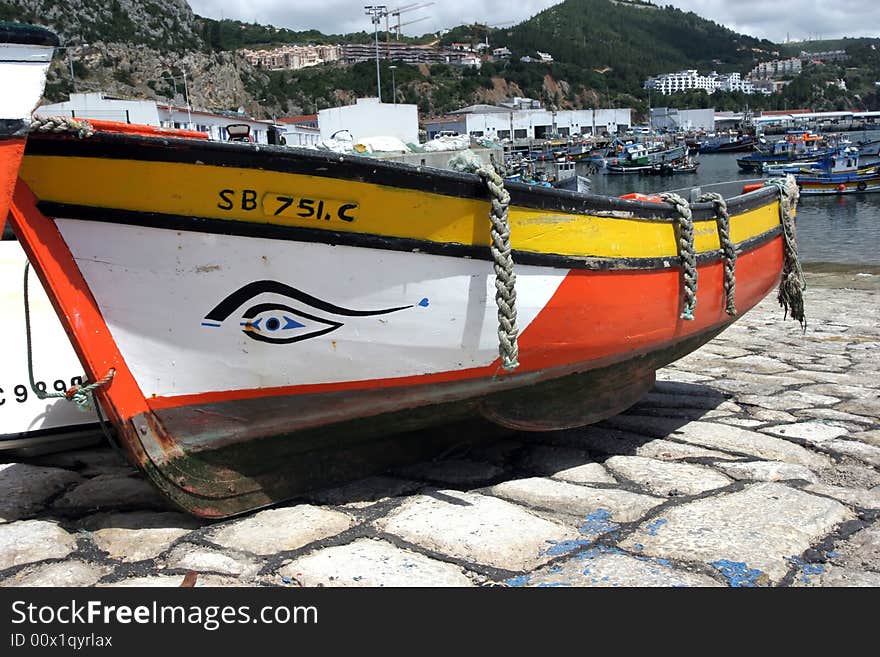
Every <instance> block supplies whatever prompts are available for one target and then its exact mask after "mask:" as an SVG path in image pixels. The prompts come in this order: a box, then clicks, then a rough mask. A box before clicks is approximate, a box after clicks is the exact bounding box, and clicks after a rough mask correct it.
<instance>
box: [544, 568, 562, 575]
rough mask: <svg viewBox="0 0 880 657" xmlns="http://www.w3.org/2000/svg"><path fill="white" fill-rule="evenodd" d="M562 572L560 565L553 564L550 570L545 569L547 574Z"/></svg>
mask: <svg viewBox="0 0 880 657" xmlns="http://www.w3.org/2000/svg"><path fill="white" fill-rule="evenodd" d="M561 572H562V566H553V567H552V568H551V569H550V570H548V571H547V574H548V575H555V574H556V573H561Z"/></svg>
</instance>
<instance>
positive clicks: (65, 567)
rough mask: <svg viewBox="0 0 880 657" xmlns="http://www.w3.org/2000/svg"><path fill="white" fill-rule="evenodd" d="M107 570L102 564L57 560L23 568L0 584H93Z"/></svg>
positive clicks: (108, 569)
mask: <svg viewBox="0 0 880 657" xmlns="http://www.w3.org/2000/svg"><path fill="white" fill-rule="evenodd" d="M109 571H110V568H109V567H107V566H105V565H103V564H90V563H86V562H84V561H59V562H55V563H49V564H41V565H38V566H31V567H29V568H24V569H22V570H20V571H18V572H17V573H16V574H15V575H14V576H13V577H10V578H8V579H6V580H4V581H2V582H0V586H93V585H94V584H96V583H97V582H98V580H99V579H101V578H102V577H103V576H104V575H106V574H107V573H108V572H109Z"/></svg>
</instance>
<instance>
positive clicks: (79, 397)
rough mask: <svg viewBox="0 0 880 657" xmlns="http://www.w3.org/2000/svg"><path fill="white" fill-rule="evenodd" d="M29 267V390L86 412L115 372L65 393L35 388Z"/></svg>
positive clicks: (26, 314) (26, 312) (26, 305)
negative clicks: (63, 400) (98, 390)
mask: <svg viewBox="0 0 880 657" xmlns="http://www.w3.org/2000/svg"><path fill="white" fill-rule="evenodd" d="M30 267H31V263H30V262H25V263H24V333H25V339H26V340H27V366H28V380H29V382H30V384H31V390H32V391H33V393H34V394H35V395H36V396H37V399H55V398H58V399H62V398H63V399H66V400H67V401H72V402H73V403H74V404H76V405H77V406H78V407H79V408H80V409H81V410H87V409H88V408H89V404H90V402H92V401H94V395H93V393H94V391H95V390H97V389H98V388H100V387H101V386H104V385H107V384H108V383H110V381H112V380H113V377H114V376H115V375H116V370H115V369H113V368H112V367H111V368H110V370H109V371H108V372H107V374H105V375H104V376H103V377H101V378H100V379H98V380H97V381H95V382H94V383H89V384H83V385H75V386H72V387H71V388H69V389H68V390H67V391H66V392H46V391H45V390H40V388H39V387H38V386H37V383H36V381H35V380H34V356H33V351H32V349H31V345H32V338H31V309H30V302H29V300H28V297H29V295H28V272H30ZM95 407H96V408H97V404H95Z"/></svg>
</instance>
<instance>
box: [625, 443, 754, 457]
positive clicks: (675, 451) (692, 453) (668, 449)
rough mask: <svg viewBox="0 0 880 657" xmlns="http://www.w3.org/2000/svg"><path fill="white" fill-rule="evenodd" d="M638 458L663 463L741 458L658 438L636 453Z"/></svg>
mask: <svg viewBox="0 0 880 657" xmlns="http://www.w3.org/2000/svg"><path fill="white" fill-rule="evenodd" d="M635 455H636V456H644V457H646V458H652V459H660V460H661V461H678V460H680V459H707V458H708V459H713V460H716V461H735V460H738V459H741V458H742V457H741V456H736V455H734V454H728V453H726V452H719V451H717V450H714V449H706V448H705V447H698V446H697V445H688V444H686V443H676V442H673V441H671V440H663V439H662V438H658V439H657V440H652V441H650V442H647V443H645V444H644V445H642V446H641V447H639V448H638V449H636V451H635Z"/></svg>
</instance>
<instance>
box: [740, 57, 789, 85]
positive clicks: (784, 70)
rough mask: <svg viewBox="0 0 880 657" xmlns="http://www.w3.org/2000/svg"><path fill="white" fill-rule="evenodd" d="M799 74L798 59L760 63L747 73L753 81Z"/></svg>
mask: <svg viewBox="0 0 880 657" xmlns="http://www.w3.org/2000/svg"><path fill="white" fill-rule="evenodd" d="M800 72H801V60H800V58H798V57H792V58H791V59H774V60H772V61H769V62H761V63H760V64H758V65H757V66H756V67H755V68H753V69H752V70H751V72H750V73H749V77H750V78H751V79H753V80H769V79H772V78H778V77H783V76H788V75H797V74H798V73H800Z"/></svg>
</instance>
